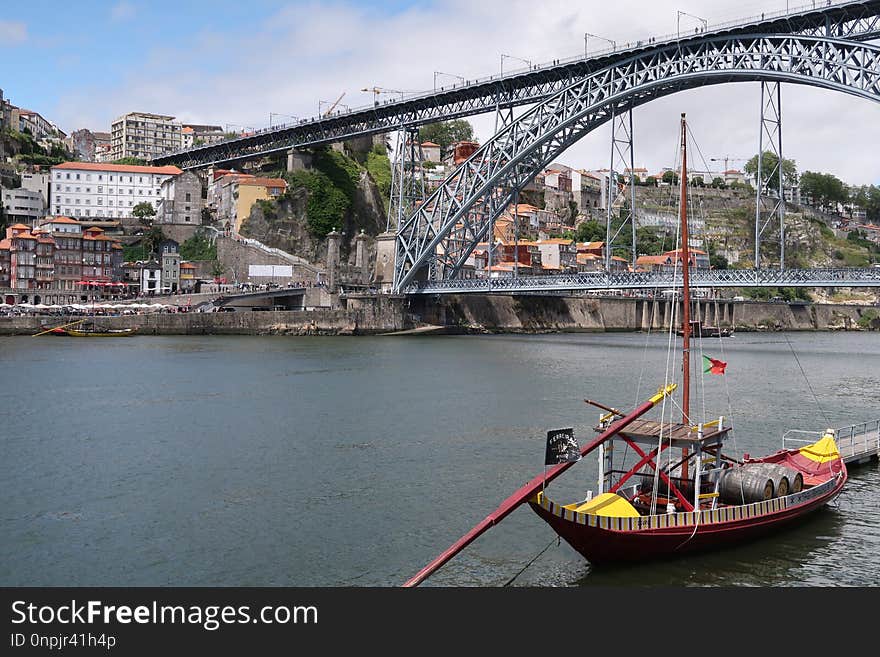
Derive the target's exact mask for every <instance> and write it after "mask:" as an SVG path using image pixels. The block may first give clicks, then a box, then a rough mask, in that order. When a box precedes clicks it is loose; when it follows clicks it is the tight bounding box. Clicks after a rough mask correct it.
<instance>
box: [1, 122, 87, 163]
mask: <svg viewBox="0 0 880 657" xmlns="http://www.w3.org/2000/svg"><path fill="white" fill-rule="evenodd" d="M0 139H2V140H3V141H5V142H6V143H7V144H9V145H10V146H11V148H10V149H9V150H12V151H15V152H17V153H18V154H17V155H16V156H15V161H16V162H17V163H18V164H31V165H34V164H38V165H41V166H47V167H49V166H54V165H56V164H61V163H62V162H70V161H72V160H75V159H76V157H75V156H74V155H72V154H71V153H69V152H68V151H67V149H66V148H65V147H64V146H62V145H61V144H51V145H50V147H49V149H45V148H43V147H42V146H40V144H38V143H37V141H36V140H35V139H34V137H33V135H31V133H30V132H18V131H17V130H11V129H8V128H6V129H4V130H3V132H2V133H0Z"/></svg>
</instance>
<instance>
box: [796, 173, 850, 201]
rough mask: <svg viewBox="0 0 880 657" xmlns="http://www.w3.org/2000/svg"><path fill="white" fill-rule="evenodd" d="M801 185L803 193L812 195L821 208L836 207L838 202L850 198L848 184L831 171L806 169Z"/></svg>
mask: <svg viewBox="0 0 880 657" xmlns="http://www.w3.org/2000/svg"><path fill="white" fill-rule="evenodd" d="M800 186H801V194H803V195H805V196H810V197H811V198H812V199H813V202H814V203H816V204H817V205H818V206H819V207H821V208H829V207H830V208H836V206H837V204H838V203H846V201H847V200H849V193H848V192H847V189H846V185H844V184H843V181H841V180H840V179H839V178H837V176H833V175H831V174H830V173H816V172H813V171H804V173H803V175H802V176H801V181H800Z"/></svg>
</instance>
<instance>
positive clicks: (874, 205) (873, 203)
mask: <svg viewBox="0 0 880 657" xmlns="http://www.w3.org/2000/svg"><path fill="white" fill-rule="evenodd" d="M849 191H850V200H851V201H852V202H853V203H855V204H856V205H858V206H859V207H862V208H864V209H865V212H866V213H867V218H868V221H870V222H872V223H877V222H878V221H880V187H877V186H875V185H862V186H861V187H852V188H850V190H849Z"/></svg>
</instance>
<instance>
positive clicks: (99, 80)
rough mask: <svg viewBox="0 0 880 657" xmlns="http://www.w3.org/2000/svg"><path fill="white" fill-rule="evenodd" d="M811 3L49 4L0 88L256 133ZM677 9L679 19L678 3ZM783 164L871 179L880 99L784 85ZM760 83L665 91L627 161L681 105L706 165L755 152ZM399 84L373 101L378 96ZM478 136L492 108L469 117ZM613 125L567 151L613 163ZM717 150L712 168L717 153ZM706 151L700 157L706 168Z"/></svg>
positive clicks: (653, 156) (648, 158) (644, 152)
mask: <svg viewBox="0 0 880 657" xmlns="http://www.w3.org/2000/svg"><path fill="white" fill-rule="evenodd" d="M806 2H807V0H790V2H789V3H786V1H785V0H767V1H765V2H760V1H758V0H677V1H676V2H673V3H668V2H653V3H647V2H644V0H616V1H615V2H613V3H612V2H609V1H608V0H580V1H578V2H571V0H541V1H540V2H536V1H535V0H480V1H479V2H474V1H473V0H433V1H430V2H412V1H408V0H397V1H393V0H389V1H383V0H374V1H372V2H368V1H356V0H349V1H347V2H345V1H338V2H317V1H306V2H280V1H276V0H248V1H247V2H241V1H240V0H239V1H237V2H228V1H226V0H213V1H211V2H207V1H202V0H187V1H185V2H179V1H178V2H168V1H166V0H149V1H148V0H110V1H107V2H101V1H99V0H79V1H78V2H75V3H63V2H60V1H56V0H29V1H28V2H18V3H12V2H3V6H2V9H0V59H2V60H3V61H4V62H6V66H4V67H3V72H2V74H0V88H2V89H3V92H4V95H5V97H6V98H8V99H9V100H10V101H11V102H12V103H13V104H15V105H18V106H21V107H26V108H28V109H32V110H35V111H38V112H40V113H41V114H43V116H45V117H46V118H48V119H49V120H51V121H53V122H55V123H56V124H57V125H58V126H59V127H61V128H62V129H63V130H65V131H66V132H71V131H73V130H76V129H79V128H89V129H91V130H93V131H109V129H110V122H111V121H112V120H113V119H114V118H115V117H117V116H120V115H122V114H124V113H126V112H130V111H144V112H153V113H158V114H168V115H173V116H175V117H177V119H178V120H181V121H183V122H188V123H207V124H216V125H222V126H224V128H227V127H228V128H229V129H243V128H246V127H250V128H261V127H265V126H267V125H269V124H270V122H272V123H279V122H284V121H286V120H290V117H292V116H296V117H300V118H305V117H311V116H314V115H316V114H317V113H318V111H319V108H323V109H327V108H328V106H329V104H331V103H332V102H333V101H335V100H336V99H337V98H338V97H339V96H340V95H341V94H343V93H344V94H345V95H344V96H343V97H342V99H341V101H340V103H341V105H340V109H344V107H345V106H347V107H349V108H356V107H361V106H367V105H370V104H371V103H372V101H373V95H372V94H371V93H365V92H363V91H362V89H364V88H372V87H379V88H383V89H389V90H399V91H404V92H416V91H428V90H431V89H432V88H433V86H434V82H435V80H436V82H437V84H438V85H443V84H450V83H452V82H455V81H456V78H455V77H454V76H461V77H464V78H468V79H473V78H476V77H483V76H488V75H493V74H497V73H498V72H499V71H500V69H501V65H502V55H505V57H504V58H503V65H504V68H505V70H511V69H513V68H515V67H520V66H524V64H523V62H522V61H521V60H527V61H530V62H533V63H541V62H548V61H550V60H553V59H559V58H566V57H570V56H576V55H578V54H582V53H583V52H584V45H585V44H584V40H585V39H584V37H585V34H590V35H597V36H588V37H587V47H588V48H589V50H590V51H593V50H598V49H601V48H604V47H605V46H606V45H607V44H606V42H604V41H603V40H602V39H613V40H616V41H617V43H618V44H621V43H624V42H627V41H635V40H639V39H645V38H647V37H649V36H661V35H666V34H671V33H674V32H675V31H676V29H677V25H678V23H679V21H680V24H681V27H682V29H683V30H684V29H693V28H694V27H696V26H697V25H700V24H701V23H700V19H705V20H707V21H708V22H709V24H710V25H711V24H713V23H719V22H724V21H727V20H732V19H735V18H741V17H745V16H750V15H757V14H760V13H762V12H773V11H778V10H781V9H785V7H786V4H791V6H795V5H798V4H801V3H806ZM679 12H683V13H679ZM782 93H783V100H782V104H783V126H784V137H783V139H784V148H785V156H786V157H788V158H791V159H794V160H795V162H796V164H797V166H798V170H799V171H804V170H810V171H821V172H827V173H832V174H834V175H836V176H838V177H839V178H841V179H842V180H844V182H846V183H848V184H853V185H863V184H880V157H878V156H877V153H878V152H880V149H878V146H880V130H878V129H877V127H876V126H877V125H880V105H878V104H875V103H872V102H870V101H867V100H862V99H858V98H855V97H852V96H849V95H845V94H840V93H834V92H830V91H824V90H817V89H811V88H807V87H801V86H795V85H786V86H784V87H783V91H782ZM759 94H760V85H759V84H758V83H737V84H729V85H716V86H712V87H707V88H703V89H698V90H692V91H687V92H683V93H678V94H674V95H672V96H669V97H666V98H664V99H660V100H657V101H654V102H651V103H649V104H647V105H644V106H642V107H640V108H638V109H637V110H636V111H635V112H634V115H633V116H634V141H635V161H636V166H637V167H640V166H644V167H646V168H648V169H649V170H651V171H659V170H660V169H661V168H662V167H664V166H672V165H673V164H674V159H675V153H676V150H677V143H676V138H677V131H678V117H679V115H680V114H681V112H686V113H687V115H688V122H689V126H690V129H691V132H692V133H693V137H694V140H695V144H696V145H697V146H698V147H699V150H700V152H701V153H702V155H703V157H702V158H699V157H698V159H697V160H696V162H694V157H693V156H692V157H691V162H692V166H695V167H697V168H703V165H704V164H705V165H706V166H707V167H708V168H710V169H715V168H717V169H721V168H723V162H721V161H720V160H721V159H722V158H724V157H728V158H730V160H729V161H728V162H729V166H730V167H731V168H741V167H742V165H743V164H744V160H745V159H747V158H749V157H751V156H752V155H754V154H755V153H756V152H757V150H758V125H759V118H760V114H759V111H760V108H759ZM393 96H394V94H393V93H391V92H389V93H386V94H382V95H381V96H380V97H381V99H383V100H387V99H389V98H391V97H393ZM469 120H470V121H471V123H472V124H473V125H474V127H475V131H476V135H477V138H478V139H479V140H480V141H485V140H487V139H488V138H489V137H491V134H492V127H493V125H494V115H483V116H480V117H472V118H471V119H469ZM610 153H611V148H610V127H609V126H605V127H603V128H599V129H597V130H595V131H594V132H592V133H590V134H589V135H587V136H585V137H584V138H583V139H581V140H580V141H579V142H578V143H577V144H575V145H574V146H572V147H571V148H570V149H569V150H568V151H566V152H565V153H564V154H563V155H562V156H560V158H559V161H560V162H563V163H565V164H568V165H570V166H574V167H577V168H587V169H595V168H602V167H607V166H608V164H609V160H610ZM712 158H716V159H717V160H718V161H717V162H713V161H711V160H712ZM704 160H705V161H704Z"/></svg>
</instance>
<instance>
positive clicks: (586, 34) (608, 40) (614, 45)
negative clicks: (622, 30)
mask: <svg viewBox="0 0 880 657" xmlns="http://www.w3.org/2000/svg"><path fill="white" fill-rule="evenodd" d="M587 37H593V38H594V39H602V41H607V42H608V43H610V44H611V49H612V50H617V42H616V41H612V40H611V39H606V38H605V37H603V36H599V35H598V34H590V33H589V32H584V59H586V58H587Z"/></svg>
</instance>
